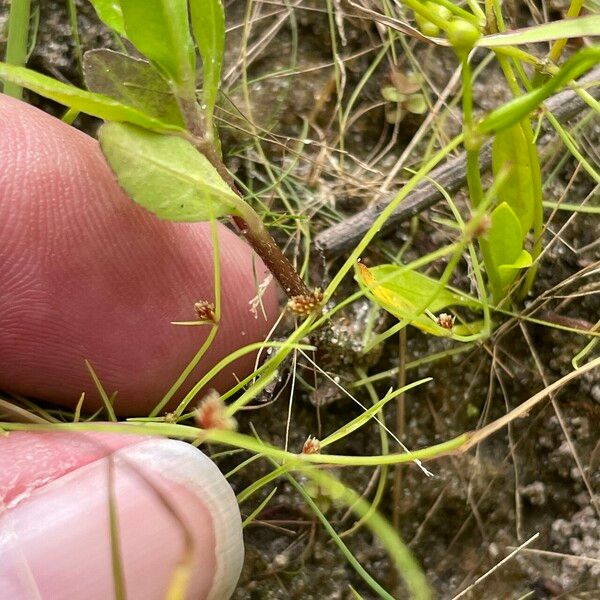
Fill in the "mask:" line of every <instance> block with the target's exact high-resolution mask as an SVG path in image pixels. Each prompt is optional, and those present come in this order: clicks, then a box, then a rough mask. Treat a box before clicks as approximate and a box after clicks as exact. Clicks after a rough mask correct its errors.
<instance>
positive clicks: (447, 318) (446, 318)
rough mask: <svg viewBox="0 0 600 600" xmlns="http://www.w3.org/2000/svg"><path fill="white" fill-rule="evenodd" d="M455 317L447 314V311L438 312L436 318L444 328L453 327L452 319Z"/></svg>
mask: <svg viewBox="0 0 600 600" xmlns="http://www.w3.org/2000/svg"><path fill="white" fill-rule="evenodd" d="M455 319H456V317H455V316H454V315H449V314H448V313H440V314H439V316H438V318H437V324H438V325H439V326H440V327H443V328H444V329H452V328H453V327H454V320H455Z"/></svg>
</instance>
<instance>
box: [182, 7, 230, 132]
mask: <svg viewBox="0 0 600 600" xmlns="http://www.w3.org/2000/svg"><path fill="white" fill-rule="evenodd" d="M190 12H191V17H192V30H193V31H194V37H195V38H196V42H197V43H198V49H199V50H200V56H201V57H202V70H203V72H204V83H203V85H202V104H203V105H204V111H205V114H206V120H207V122H208V123H212V114H213V110H214V106H215V101H216V98H217V91H218V90H219V82H220V80H221V65H222V62H223V50H224V48H225V14H224V12H223V5H222V4H221V0H190Z"/></svg>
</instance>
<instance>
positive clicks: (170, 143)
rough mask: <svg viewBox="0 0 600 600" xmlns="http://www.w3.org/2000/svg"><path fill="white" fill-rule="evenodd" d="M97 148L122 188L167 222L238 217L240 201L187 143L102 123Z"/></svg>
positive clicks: (174, 138)
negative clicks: (228, 216) (102, 153)
mask: <svg viewBox="0 0 600 600" xmlns="http://www.w3.org/2000/svg"><path fill="white" fill-rule="evenodd" d="M98 137H99V139H100V145H101V147H102V151H103V152H104V155H105V156H106V158H107V160H108V162H109V164H110V166H111V168H112V170H113V172H114V173H115V175H116V177H117V180H118V182H119V184H120V185H121V187H122V188H123V189H124V190H125V191H126V192H127V194H128V195H129V196H130V197H131V198H132V199H133V200H135V201H136V202H137V203H138V204H140V205H141V206H143V207H144V208H146V209H147V210H149V211H150V212H152V213H154V214H155V215H156V216H157V217H159V218H161V219H165V220H168V221H192V222H193V221H209V220H211V219H214V218H217V217H221V216H224V215H229V214H237V212H238V211H237V209H236V206H239V205H240V203H241V202H243V201H242V200H240V199H239V198H238V196H237V195H236V194H235V193H234V192H233V191H232V190H231V189H230V188H229V187H228V186H227V184H226V183H225V182H224V181H223V180H222V179H221V176H220V175H219V174H218V173H217V171H216V170H215V168H214V167H213V166H212V165H211V164H210V162H209V161H208V160H207V158H206V157H205V156H204V155H202V154H200V153H199V152H198V151H197V150H196V149H195V148H194V146H193V145H192V144H191V143H190V142H188V141H187V140H185V139H183V138H180V137H176V136H169V135H161V134H157V133H153V132H151V131H147V130H145V129H141V128H139V127H135V126H133V125H126V124H120V123H106V124H104V125H103V126H102V127H101V128H100V130H99V132H98Z"/></svg>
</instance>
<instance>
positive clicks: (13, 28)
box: [4, 0, 30, 99]
mask: <svg viewBox="0 0 600 600" xmlns="http://www.w3.org/2000/svg"><path fill="white" fill-rule="evenodd" d="M29 12H30V1H29V0H12V2H11V3H10V15H9V18H8V40H7V43H6V55H5V60H6V62H7V63H8V64H9V65H17V66H19V67H22V66H24V65H25V62H26V60H27V41H28V39H29ZM4 93H5V94H8V95H9V96H13V97H14V98H19V99H20V98H22V97H23V88H22V87H21V86H19V85H16V84H14V83H10V82H6V83H5V84H4Z"/></svg>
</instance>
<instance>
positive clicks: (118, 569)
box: [107, 456, 127, 600]
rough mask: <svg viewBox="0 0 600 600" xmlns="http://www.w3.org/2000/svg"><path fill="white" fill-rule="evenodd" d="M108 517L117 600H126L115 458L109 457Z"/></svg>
mask: <svg viewBox="0 0 600 600" xmlns="http://www.w3.org/2000/svg"><path fill="white" fill-rule="evenodd" d="M107 483H108V486H107V487H108V517H109V526H110V556H111V563H112V576H113V586H114V592H115V600H126V598H127V595H126V591H125V590H126V587H125V577H124V572H123V555H122V552H121V543H120V539H119V537H120V536H119V517H118V508H117V498H116V495H115V465H114V461H113V457H112V456H109V457H108V482H107Z"/></svg>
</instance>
